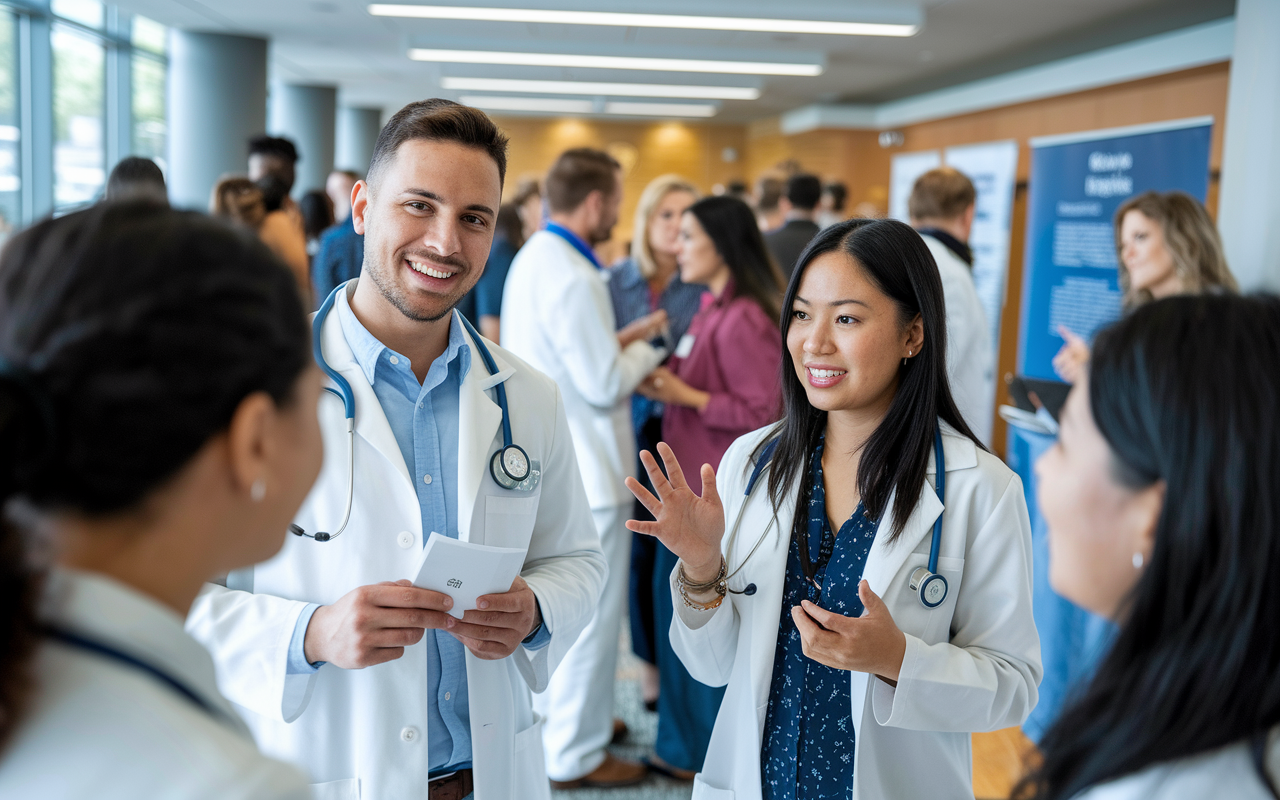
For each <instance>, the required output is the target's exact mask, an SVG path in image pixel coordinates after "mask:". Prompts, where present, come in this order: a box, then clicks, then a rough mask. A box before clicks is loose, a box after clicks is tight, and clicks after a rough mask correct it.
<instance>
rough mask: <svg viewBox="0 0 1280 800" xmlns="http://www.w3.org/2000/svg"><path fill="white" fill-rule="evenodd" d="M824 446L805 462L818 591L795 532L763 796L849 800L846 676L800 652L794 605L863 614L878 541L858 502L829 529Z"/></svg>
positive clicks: (768, 720) (763, 762)
mask: <svg viewBox="0 0 1280 800" xmlns="http://www.w3.org/2000/svg"><path fill="white" fill-rule="evenodd" d="M822 447H823V445H822V443H819V444H818V447H817V448H816V449H815V451H814V453H813V463H812V465H811V467H810V478H809V480H810V485H811V487H812V488H811V489H810V492H809V524H808V531H807V535H808V540H809V553H810V558H811V559H812V562H813V564H814V566H815V567H816V574H815V580H816V581H817V583H818V584H819V585H820V586H821V588H819V587H818V586H815V585H814V584H813V583H811V582H809V581H808V580H807V579H806V578H805V575H804V570H803V568H802V567H801V563H802V562H801V559H800V540H799V537H794V536H793V537H792V540H791V547H790V548H789V551H788V554H787V575H786V582H785V584H784V588H783V593H782V610H781V615H780V617H779V620H778V646H777V650H776V651H775V653H774V659H773V683H772V684H771V685H770V688H769V709H768V712H767V715H766V717H765V723H764V744H763V746H762V747H761V752H760V768H761V773H762V774H761V783H762V785H763V787H764V797H765V800H833V799H834V798H842V799H844V800H847V798H849V797H850V796H851V795H852V794H853V752H854V751H853V745H854V729H853V719H852V698H851V696H850V692H851V689H850V676H849V673H848V671H846V670H840V669H834V668H832V667H828V666H824V665H823V664H819V663H818V662H816V661H813V660H811V659H809V658H808V657H807V656H805V654H804V652H803V650H802V647H801V640H800V632H799V631H798V630H797V629H796V624H795V621H794V620H792V618H791V609H792V607H793V606H798V605H800V601H801V600H809V601H810V602H812V603H815V604H816V605H819V606H821V607H822V608H825V609H827V610H828V611H834V612H836V613H839V614H843V615H845V616H847V617H857V616H860V615H861V614H862V601H861V600H860V599H859V598H858V583H859V582H860V581H861V580H862V570H863V567H865V566H866V563H867V555H868V554H869V553H870V552H871V543H872V542H873V541H874V540H875V536H876V523H875V521H873V520H870V519H868V518H867V516H866V509H865V508H864V507H863V505H862V503H859V504H858V507H857V509H855V510H854V512H853V516H852V517H850V518H849V519H848V520H846V521H845V523H844V524H843V525H841V526H840V531H839V533H838V534H834V535H833V534H832V532H831V523H830V522H829V521H828V520H827V502H826V492H825V490H824V488H823V485H822ZM814 554H817V556H816V558H815V557H814Z"/></svg>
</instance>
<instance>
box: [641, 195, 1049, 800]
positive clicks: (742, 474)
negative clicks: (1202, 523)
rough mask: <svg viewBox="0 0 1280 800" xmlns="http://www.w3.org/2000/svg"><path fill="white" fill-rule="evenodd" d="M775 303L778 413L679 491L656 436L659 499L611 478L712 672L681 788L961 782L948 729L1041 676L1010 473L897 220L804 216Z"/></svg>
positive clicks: (786, 794) (948, 791)
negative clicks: (982, 435) (990, 446)
mask: <svg viewBox="0 0 1280 800" xmlns="http://www.w3.org/2000/svg"><path fill="white" fill-rule="evenodd" d="M782 307H783V309H784V311H785V314H784V316H783V317H782V329H781V337H780V338H781V341H782V344H783V347H784V348H785V354H784V356H783V358H782V371H781V381H782V396H783V401H784V411H785V416H784V417H783V419H782V421H781V422H779V423H778V424H776V425H771V426H767V427H765V428H762V429H760V430H758V431H756V432H754V433H751V434H748V435H747V436H744V437H742V438H740V439H738V440H737V441H736V442H735V443H734V444H733V446H732V447H730V448H729V451H728V452H727V453H726V454H725V456H724V459H723V460H722V461H721V464H720V472H719V474H720V475H721V476H722V477H721V481H720V482H719V485H718V483H717V480H716V472H715V470H713V469H712V468H711V466H710V465H708V464H704V465H702V467H701V484H702V493H701V497H699V496H698V495H697V494H696V493H694V492H693V491H692V490H691V489H690V487H689V481H688V479H686V477H685V475H684V472H683V470H682V468H681V465H680V463H679V462H678V460H677V459H676V458H675V456H674V454H673V452H672V450H671V448H669V447H666V446H659V452H660V453H661V455H662V457H663V460H664V461H665V463H666V467H667V470H668V474H669V475H670V478H669V479H667V478H664V477H663V475H662V472H661V471H660V470H659V469H658V466H657V464H656V463H655V461H654V459H653V457H652V456H651V455H648V454H645V463H646V467H647V468H648V472H649V475H650V477H651V478H652V479H653V482H654V486H655V487H656V489H657V497H654V496H653V495H652V494H650V493H648V492H645V491H644V490H643V489H641V488H640V486H639V484H637V483H635V482H634V481H629V483H628V486H630V488H631V489H632V491H633V492H635V493H636V495H637V496H638V497H639V498H641V500H642V502H644V503H645V504H646V506H647V507H648V508H649V509H650V510H651V511H652V512H653V514H654V516H655V518H656V522H650V523H642V522H636V521H633V522H631V523H629V527H630V528H631V530H633V531H636V532H638V533H647V534H651V535H655V536H658V537H659V538H660V539H661V540H662V542H663V543H664V544H665V545H666V546H667V547H668V548H669V549H670V550H671V551H672V552H674V553H675V554H676V555H677V556H679V558H680V563H679V564H678V565H677V567H676V569H675V570H674V571H673V574H672V577H671V581H672V587H673V596H674V598H675V599H674V600H673V605H674V607H675V617H676V619H675V621H674V622H673V623H672V626H671V635H672V644H673V646H674V647H675V650H676V652H677V653H678V654H679V656H680V658H681V660H682V661H683V662H684V664H685V665H686V666H687V667H688V668H689V672H690V673H691V674H692V675H693V676H694V677H695V678H697V679H698V680H700V681H702V682H704V683H707V684H710V685H718V686H724V685H727V688H726V694H725V697H724V702H723V703H722V704H721V707H720V713H719V716H718V717H717V719H716V724H715V729H714V732H713V733H712V736H711V743H710V747H709V750H708V754H707V759H706V762H705V765H704V767H703V770H702V772H701V773H700V774H699V775H698V778H697V780H696V781H695V788H694V794H693V796H694V798H713V797H714V798H720V797H733V796H736V797H761V796H763V797H765V798H769V799H770V800H778V799H780V798H806V799H807V798H820V797H850V796H854V797H875V798H919V797H939V798H955V797H972V796H973V795H972V785H971V778H970V775H971V769H972V764H971V761H972V758H971V755H970V745H969V734H970V733H971V732H974V731H989V730H996V729H999V728H1004V727H1008V726H1011V725H1017V724H1019V723H1021V722H1022V720H1023V719H1024V718H1025V717H1026V715H1027V714H1028V713H1029V712H1030V710H1031V709H1032V707H1034V706H1035V702H1036V694H1037V693H1036V687H1037V684H1038V682H1039V678H1040V672H1041V670H1040V642H1039V638H1038V637H1037V635H1036V630H1035V625H1034V623H1033V622H1032V618H1031V555H1030V544H1031V542H1030V539H1031V536H1030V530H1029V522H1028V518H1027V509H1026V502H1025V500H1024V498H1023V490H1022V484H1021V482H1020V481H1019V480H1018V478H1017V476H1016V475H1015V474H1014V473H1013V472H1012V471H1010V470H1009V468H1008V467H1006V466H1005V465H1004V464H1003V463H1002V462H1001V461H1000V460H999V459H997V458H996V457H995V456H993V455H991V454H990V453H988V452H987V451H986V450H985V449H983V447H982V446H981V445H980V444H979V443H978V442H977V440H976V439H975V438H974V436H973V434H972V433H971V432H970V431H969V429H968V428H967V427H966V426H965V423H964V421H963V420H962V419H961V417H960V414H959V412H958V411H957V410H956V405H955V402H954V401H953V400H952V399H951V391H950V389H949V388H948V385H947V372H946V323H945V310H944V301H943V295H942V283H941V279H940V278H939V276H938V269H937V266H936V264H935V263H934V261H933V258H932V256H930V254H929V251H928V249H927V248H926V247H925V245H924V242H923V241H921V239H920V237H919V235H917V234H916V233H915V231H913V230H911V228H909V227H907V226H906V225H904V224H902V223H900V222H894V221H891V220H879V221H867V220H851V221H848V222H844V223H840V224H838V225H835V226H833V227H831V228H828V229H827V230H825V231H823V232H822V233H820V234H819V235H818V236H817V237H816V238H815V239H814V241H813V242H812V243H811V244H810V245H809V247H808V248H807V249H806V250H805V252H804V253H803V254H802V255H801V257H800V262H799V264H798V266H797V269H796V272H795V274H794V275H793V276H792V278H791V283H790V285H789V286H788V288H787V294H786V297H785V298H784V300H783V304H782ZM938 445H941V446H942V450H941V451H939V450H938V447H937V446H938ZM687 466H688V467H689V468H690V469H691V470H692V468H693V467H694V466H695V465H693V464H690V465H687ZM944 478H945V480H944ZM721 495H723V497H724V498H725V500H724V501H721V499H720V497H721ZM935 522H936V523H937V525H935ZM726 528H729V529H730V530H729V535H728V536H727V537H726V536H725V531H726Z"/></svg>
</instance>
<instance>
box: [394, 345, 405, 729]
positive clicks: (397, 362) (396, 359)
mask: <svg viewBox="0 0 1280 800" xmlns="http://www.w3.org/2000/svg"><path fill="white" fill-rule="evenodd" d="M391 363H392V365H395V364H399V363H400V358H399V357H398V356H392V357H391ZM406 730H408V729H407V728H406Z"/></svg>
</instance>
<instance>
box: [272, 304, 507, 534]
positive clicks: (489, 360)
mask: <svg viewBox="0 0 1280 800" xmlns="http://www.w3.org/2000/svg"><path fill="white" fill-rule="evenodd" d="M346 286H347V285H346V284H345V283H343V284H340V285H338V286H337V287H336V288H335V289H334V290H333V291H332V292H330V293H329V296H328V297H326V298H325V299H324V302H323V303H321V304H320V308H318V309H317V310H316V315H315V317H314V318H313V319H312V320H311V354H312V356H313V357H314V358H315V360H316V364H317V365H318V366H319V367H320V369H321V371H323V372H324V374H325V375H328V376H329V380H331V381H333V383H334V386H336V387H337V388H336V389H335V388H334V386H326V387H324V388H325V391H327V392H329V393H331V394H333V395H334V396H336V397H337V398H338V399H340V400H341V401H342V411H343V414H344V415H345V417H346V420H347V504H346V509H345V510H344V511H343V512H342V524H341V525H339V526H338V529H337V530H335V531H334V532H333V533H326V532H324V531H316V532H315V533H314V534H311V533H307V532H306V531H305V530H303V528H302V527H301V526H299V525H297V524H292V525H290V526H289V532H290V533H292V534H294V535H296V536H305V537H307V538H310V539H315V540H316V541H317V542H327V541H331V540H333V539H336V538H337V537H338V536H339V535H340V534H341V533H342V532H343V531H344V530H346V529H347V523H348V522H350V521H351V506H352V504H353V502H354V501H355V484H356V393H355V391H354V390H353V389H352V388H351V384H350V382H348V381H347V379H346V378H345V377H343V376H342V373H340V372H338V371H337V370H336V369H334V368H333V367H332V366H330V365H329V362H328V361H326V360H325V357H324V349H323V348H322V347H321V341H322V331H323V330H324V322H325V319H326V318H327V317H328V316H329V312H330V311H331V310H332V309H333V303H334V301H335V300H336V299H337V297H338V293H339V292H341V291H345V290H346ZM458 319H460V320H462V324H463V326H465V327H466V329H467V332H468V333H470V334H471V341H472V342H473V343H474V344H475V346H476V350H478V351H479V353H480V360H481V361H483V362H484V366H485V369H487V370H488V371H489V374H490V375H496V374H498V364H497V362H495V361H494V360H493V354H492V353H490V352H489V348H488V346H486V345H485V343H484V340H483V339H482V338H480V334H479V333H478V332H477V331H476V329H475V327H474V326H472V324H471V323H470V322H469V321H468V320H467V318H466V317H464V316H462V315H461V314H459V315H458ZM494 390H495V394H496V397H497V401H498V407H499V408H500V409H501V410H502V449H501V450H499V451H498V452H497V453H494V455H493V458H492V459H491V461H490V464H489V471H490V473H491V474H492V475H493V479H494V481H496V482H497V483H498V485H499V486H502V487H503V488H505V489H514V488H516V486H518V485H519V484H520V482H521V481H523V480H525V478H527V477H528V476H529V456H528V454H527V453H526V452H525V451H524V449H523V448H521V447H520V446H519V445H516V444H513V443H512V440H511V413H510V411H509V410H508V408H507V389H506V387H505V386H504V385H503V384H502V383H498V384H497V385H496V386H494Z"/></svg>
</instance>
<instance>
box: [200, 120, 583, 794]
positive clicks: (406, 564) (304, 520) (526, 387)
mask: <svg viewBox="0 0 1280 800" xmlns="http://www.w3.org/2000/svg"><path fill="white" fill-rule="evenodd" d="M506 146H507V140H506V137H505V136H504V135H503V134H502V133H501V132H500V131H499V130H498V128H497V127H496V126H495V125H494V124H493V123H492V122H491V121H490V120H489V119H488V117H486V116H485V115H484V114H483V113H481V112H479V111H476V110H475V109H471V108H466V107H464V106H460V105H457V104H456V103H452V102H450V101H446V100H428V101H424V102H419V103H412V104H410V105H409V106H406V107H405V108H404V109H402V110H401V111H399V112H398V113H397V114H396V115H395V116H394V117H393V118H392V119H391V121H390V122H388V123H387V126H386V127H385V128H384V129H383V130H382V133H381V134H380V135H379V137H378V141H377V143H376V145H375V148H374V154H373V157H372V160H371V163H370V167H369V177H368V179H367V182H366V181H361V182H359V183H357V184H356V187H355V189H354V191H353V195H352V221H353V224H354V226H355V230H356V231H357V232H358V233H361V234H363V235H364V236H365V260H364V267H363V271H362V273H361V277H360V278H359V279H358V280H356V281H353V282H350V283H347V284H344V285H343V286H342V287H339V288H338V289H337V290H336V291H335V294H334V296H333V303H332V306H331V308H330V310H329V312H328V313H327V316H325V317H324V318H323V319H322V320H318V321H317V322H318V324H319V325H320V331H319V334H318V335H319V337H320V342H319V344H320V350H321V351H322V353H323V356H324V359H325V361H327V362H328V364H329V366H330V367H331V368H332V369H333V370H335V371H337V372H338V373H339V374H340V375H342V376H343V377H344V378H345V379H346V380H347V381H348V382H349V383H350V384H351V387H352V391H353V393H354V396H355V401H356V402H355V421H354V424H355V437H354V439H352V440H351V441H352V444H351V445H350V446H351V447H353V448H354V450H353V451H352V453H351V455H350V458H351V459H352V460H351V464H352V465H353V466H351V467H349V466H348V457H349V456H348V446H349V445H348V428H347V425H348V421H347V419H346V416H345V413H344V404H343V402H341V401H340V400H339V399H335V398H334V397H322V400H321V404H320V407H319V416H320V424H321V430H322V432H323V434H324V444H325V460H324V465H323V467H322V469H321V473H320V478H319V480H318V481H317V483H316V485H315V487H314V488H313V489H312V491H311V494H310V496H309V497H308V498H307V501H306V503H305V504H304V505H303V507H302V509H301V511H300V512H299V514H298V517H297V519H296V520H295V522H296V524H297V526H299V527H300V528H301V529H302V530H304V531H306V532H307V535H306V536H302V535H299V536H289V537H288V541H287V542H286V544H285V547H284V548H283V550H281V552H280V554H279V555H277V556H276V557H275V558H273V559H271V560H270V561H267V562H265V563H263V564H259V565H257V566H256V567H254V568H252V569H251V570H248V571H247V572H246V573H232V575H230V576H228V580H227V584H228V587H230V588H228V587H221V586H209V587H207V588H206V590H205V592H203V593H202V595H201V597H200V598H199V599H198V600H197V601H196V603H195V605H194V606H193V608H192V611H191V614H190V616H189V618H188V621H187V627H188V630H189V631H190V632H191V633H192V634H193V635H194V636H195V637H196V638H197V639H199V640H200V641H201V642H203V643H204V644H205V645H206V646H207V647H208V648H209V650H210V651H211V652H212V654H213V656H214V661H215V664H216V666H217V673H218V684H219V688H220V689H221V690H222V692H223V693H224V694H225V695H226V696H227V697H228V698H229V699H230V700H232V701H233V702H235V703H236V704H238V706H239V707H240V708H241V711H242V713H244V716H245V717H246V721H247V722H248V723H249V725H250V727H251V728H252V729H253V731H254V734H255V737H256V738H257V740H258V743H259V745H260V746H261V747H262V749H263V750H264V751H266V752H268V753H271V754H272V755H274V756H277V757H279V758H282V759H285V760H288V761H292V762H294V763H296V764H298V765H299V766H301V767H302V768H303V769H305V770H307V771H308V772H309V773H310V775H311V779H312V781H314V782H315V784H316V785H315V786H314V787H313V788H314V790H315V794H316V797H317V798H318V799H319V800H329V799H330V798H352V800H354V799H355V798H364V799H365V800H369V799H370V798H372V799H373V800H402V799H403V798H430V799H431V800H460V799H461V798H464V797H468V796H470V795H471V794H472V792H473V791H474V796H475V798H477V800H509V799H510V798H514V797H521V798H548V797H549V795H550V787H549V784H548V781H547V776H546V772H545V766H544V759H543V752H542V742H541V727H542V726H541V721H540V720H539V718H538V717H537V715H536V714H535V713H534V711H533V709H532V702H531V692H537V691H541V690H542V689H543V688H545V687H546V685H547V682H548V680H549V678H550V675H551V673H552V671H553V670H554V669H555V667H556V664H557V662H558V661H559V660H560V659H561V658H562V657H563V656H564V654H565V652H566V651H567V650H568V649H569V647H570V645H571V644H572V643H573V641H574V639H575V638H576V637H577V635H578V633H579V632H580V631H581V629H582V627H583V626H584V625H585V624H586V623H587V621H588V619H589V618H590V615H591V613H592V611H593V609H594V607H595V604H596V601H597V599H598V597H599V595H600V590H601V587H602V586H603V584H604V579H605V575H606V567H605V563H604V559H603V557H602V555H601V553H600V549H599V543H598V538H597V535H596V531H595V528H594V526H593V524H592V518H591V510H590V507H589V506H588V504H587V499H586V495H585V493H584V491H583V486H582V478H581V476H580V474H579V471H578V466H577V460H576V458H575V455H574V451H573V446H572V442H571V440H570V433H569V429H568V422H567V419H566V415H565V408H564V405H563V403H562V402H561V399H560V395H559V392H558V391H557V388H556V385H555V383H554V382H552V381H551V380H549V379H548V378H547V377H546V376H544V375H541V374H539V373H538V372H537V371H535V370H534V369H532V368H530V367H529V365H528V364H526V363H525V362H523V361H521V360H520V359H518V358H516V357H514V356H512V355H510V354H509V353H507V352H506V351H504V350H502V349H500V348H498V347H497V346H496V345H493V344H489V345H488V349H489V350H490V351H491V352H492V355H493V359H494V361H495V362H496V367H497V369H496V371H495V372H493V374H491V373H490V370H489V369H488V368H487V367H486V364H485V362H484V360H483V358H482V357H481V351H480V346H481V342H480V340H478V338H477V337H476V336H475V335H474V334H472V333H470V332H469V331H468V330H467V329H466V327H465V326H464V325H463V323H462V322H461V317H460V316H458V314H457V313H456V312H454V311H453V307H454V306H455V305H456V304H457V302H458V301H459V300H460V299H461V298H462V296H463V295H464V294H466V292H467V291H468V290H470V289H471V287H473V286H474V285H475V283H476V281H477V280H478V279H479V277H480V273H481V271H482V270H483V268H484V264H485V260H486V258H487V256H488V253H489V247H490V243H491V241H492V238H493V230H494V223H495V220H496V214H497V209H498V204H499V202H500V200H501V195H502V183H503V178H504V173H505V169H506ZM500 383H505V388H506V392H507V396H508V397H509V398H510V399H511V401H512V402H511V403H510V407H509V416H510V425H511V433H512V438H513V440H514V442H515V443H516V444H519V445H520V446H521V447H523V448H524V450H525V451H526V452H527V454H528V457H529V460H530V462H531V466H532V472H531V473H530V477H529V478H528V479H526V480H525V481H523V482H521V483H520V484H518V485H515V486H514V488H504V487H503V486H501V485H499V484H498V483H497V481H496V480H495V479H494V478H493V477H492V475H491V473H490V469H489V467H490V459H491V457H492V455H493V454H494V453H495V452H497V451H498V450H499V449H500V448H501V447H502V446H503V436H502V424H503V414H502V411H501V409H500V408H499V405H498V404H497V403H496V402H494V400H493V399H492V397H493V396H495V395H496V392H495V391H494V387H495V386H497V385H498V384H500ZM349 470H350V471H349ZM349 475H352V476H353V478H354V499H353V502H352V506H351V516H350V522H349V524H348V525H347V526H346V527H345V528H344V529H342V531H341V532H340V533H338V535H335V536H333V537H332V538H331V539H328V540H323V537H320V536H316V535H315V534H316V533H317V532H320V531H335V532H336V531H337V526H338V525H339V524H340V523H341V520H342V518H343V512H344V510H345V508H346V503H347V497H348V495H347V489H348V476H349ZM295 532H296V531H295ZM432 533H439V534H441V535H445V536H449V537H451V538H457V539H461V540H462V541H467V542H472V543H476V544H483V545H489V546H499V547H511V548H519V549H522V550H524V551H525V553H526V556H525V561H524V566H523V569H522V572H521V577H518V578H517V579H516V580H515V582H514V584H513V585H512V586H511V588H510V590H509V591H507V592H505V593H501V594H495V595H488V596H486V597H482V598H480V600H481V601H486V602H485V603H482V607H481V609H475V610H469V611H467V612H466V614H465V615H464V616H463V618H462V619H461V620H458V619H455V618H453V617H451V616H448V615H447V614H446V611H447V609H448V608H449V607H450V606H451V603H452V600H451V598H449V597H448V596H446V595H444V594H440V593H437V592H432V591H428V590H426V589H420V588H416V587H413V586H411V585H410V584H409V582H408V580H405V579H408V578H412V577H414V572H413V571H414V569H415V567H416V565H417V563H418V562H419V560H420V558H421V553H422V548H423V547H424V546H425V543H426V541H427V539H428V538H429V537H430V535H431V534H432ZM313 536H314V538H311V537H313Z"/></svg>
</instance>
